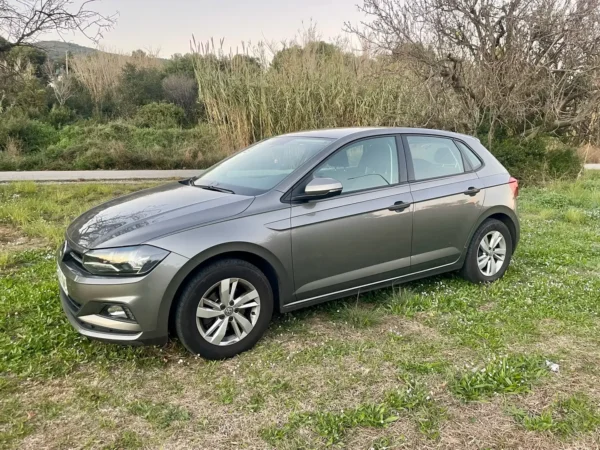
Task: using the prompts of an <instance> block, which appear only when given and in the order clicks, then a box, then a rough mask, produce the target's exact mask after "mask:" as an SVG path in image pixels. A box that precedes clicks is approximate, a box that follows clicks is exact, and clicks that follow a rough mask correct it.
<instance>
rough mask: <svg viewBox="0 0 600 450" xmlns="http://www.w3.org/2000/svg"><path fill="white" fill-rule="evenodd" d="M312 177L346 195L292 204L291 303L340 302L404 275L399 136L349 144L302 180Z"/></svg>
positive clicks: (405, 229) (405, 208) (407, 213)
mask: <svg viewBox="0 0 600 450" xmlns="http://www.w3.org/2000/svg"><path fill="white" fill-rule="evenodd" d="M399 160H400V161H401V162H402V164H401V165H400V164H399ZM314 177H327V178H334V179H336V180H338V181H340V182H341V183H342V186H343V190H342V193H341V194H340V195H339V196H337V197H333V198H329V199H324V200H319V201H312V202H308V203H300V204H294V205H292V209H291V223H292V256H293V264H294V279H295V288H296V291H295V294H296V300H295V302H299V303H300V302H303V301H310V300H313V299H314V300H317V299H319V298H321V299H325V298H326V297H330V296H332V295H335V296H340V295H342V294H343V293H344V292H349V291H352V290H353V289H355V288H357V287H359V286H364V288H365V289H367V288H368V287H369V285H371V286H372V285H375V284H378V283H379V282H381V281H384V280H387V279H392V278H395V277H398V276H401V275H403V274H405V273H408V271H409V269H410V254H411V251H410V249H411V239H412V227H413V225H412V214H413V207H412V196H411V194H410V188H409V186H408V184H407V183H406V167H405V162H404V157H403V155H402V158H398V150H397V145H396V137H394V136H383V137H376V138H368V139H363V140H360V141H356V142H354V143H351V144H348V145H346V146H345V147H343V148H342V149H340V150H338V151H336V152H335V153H334V154H333V155H331V156H330V157H329V158H327V159H326V160H325V161H324V162H323V163H321V164H320V165H319V166H318V167H317V168H316V169H315V170H314V172H313V174H312V175H311V176H310V177H308V180H307V181H310V179H312V178H314Z"/></svg>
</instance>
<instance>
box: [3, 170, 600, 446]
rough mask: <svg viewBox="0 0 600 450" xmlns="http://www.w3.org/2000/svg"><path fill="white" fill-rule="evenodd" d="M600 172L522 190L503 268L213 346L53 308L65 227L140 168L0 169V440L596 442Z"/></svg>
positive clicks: (331, 308) (379, 295)
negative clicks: (108, 339) (247, 341)
mask: <svg viewBox="0 0 600 450" xmlns="http://www.w3.org/2000/svg"><path fill="white" fill-rule="evenodd" d="M599 175H600V174H588V175H586V176H585V177H584V178H582V179H581V180H579V181H577V182H575V183H567V182H564V183H555V184H551V185H548V186H546V187H540V188H524V189H523V190H522V193H521V201H520V208H521V211H520V216H521V220H522V239H521V243H520V245H519V248H518V250H517V253H516V255H515V257H514V260H513V263H512V265H511V267H510V268H509V270H508V272H507V274H506V276H505V277H504V278H503V279H502V280H500V281H499V282H497V283H494V284H492V285H486V286H483V285H482V286H476V285H471V284H469V283H467V282H465V281H464V280H462V279H460V278H459V277H458V276H456V275H454V274H449V275H443V276H438V277H434V278H431V279H426V280H421V281H417V282H412V283H409V284H407V285H403V286H400V287H398V286H396V287H395V288H394V289H391V288H390V289H387V290H382V291H376V292H372V293H369V294H365V295H361V296H360V297H358V298H356V297H352V298H349V299H346V300H341V301H336V302H331V303H327V304H323V305H319V306H316V307H313V308H308V309H305V310H301V311H297V312H294V313H290V314H285V315H283V316H279V317H276V318H275V319H274V322H273V324H272V326H271V328H270V329H269V331H268V332H267V335H266V336H265V338H264V339H263V340H261V342H260V343H259V344H258V345H257V346H256V348H255V349H253V350H252V351H250V352H246V353H244V354H242V355H240V356H238V357H236V358H233V359H230V360H227V361H217V362H207V361H204V360H202V359H200V358H197V357H193V356H190V355H189V354H187V353H186V352H185V350H184V349H183V348H182V347H181V346H180V345H179V344H178V343H177V342H173V343H170V344H169V345H168V346H167V347H165V348H129V347H120V346H116V345H110V344H104V343H99V342H93V341H88V340H86V339H83V338H82V337H80V336H78V335H77V334H76V333H75V332H74V331H73V330H72V329H71V327H70V325H69V324H68V323H67V321H66V320H65V318H64V317H63V314H62V311H61V309H60V306H59V303H58V296H57V284H56V281H55V278H54V271H55V263H54V260H53V258H54V256H53V255H54V248H55V246H56V245H57V243H58V242H59V241H60V240H61V238H62V233H63V232H64V227H65V225H66V224H67V223H68V222H69V221H70V220H72V218H73V217H74V216H76V215H77V214H79V213H80V212H82V211H83V210H85V209H87V208H88V207H89V206H90V205H92V204H94V203H99V202H102V201H104V200H106V199H108V198H110V197H113V196H115V195H121V194H125V193H127V192H130V191H132V190H136V189H139V188H143V187H146V186H149V184H140V185H130V184H116V185H100V184H69V185H42V184H33V183H19V184H9V185H2V186H0V447H2V448H39V447H42V446H43V447H49V448H74V447H86V448H153V447H160V446H162V447H166V448H171V447H182V446H186V447H197V448H234V447H246V448H278V449H299V448H322V447H325V446H330V447H335V448H397V447H403V446H404V447H419V446H421V447H445V448H457V447H460V448H467V447H469V448H472V447H477V448H488V447H491V448H514V447H519V446H520V447H524V448H550V447H559V448H561V447H579V448H593V447H597V446H599V445H600V437H599V436H600V434H599V433H598V430H599V429H600V428H599V427H600V424H599V419H598V417H599V412H598V411H599V409H598V403H599V401H600V397H599V396H598V393H597V386H598V384H599V383H600V375H599V374H598V373H597V370H595V368H596V367H598V365H599V364H600V350H598V349H599V348H600V346H599V344H600V338H599V336H600V322H599V317H598V315H599V313H600V277H599V274H600V237H599V236H600V220H597V218H598V214H599V213H598V211H600V176H599ZM546 360H550V361H553V362H556V363H558V364H559V365H560V372H558V373H554V372H550V371H549V370H548V368H547V367H546V364H545V361H546Z"/></svg>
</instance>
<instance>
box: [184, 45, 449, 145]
mask: <svg viewBox="0 0 600 450" xmlns="http://www.w3.org/2000/svg"><path fill="white" fill-rule="evenodd" d="M318 44H319V43H315V42H313V43H308V44H306V45H304V47H300V46H292V47H290V48H288V49H287V50H284V51H283V52H280V53H279V54H277V55H276V58H277V64H270V65H268V66H264V65H263V66H261V65H260V64H257V63H256V62H255V60H253V59H252V58H250V57H249V56H246V57H240V56H239V55H238V56H236V57H230V56H224V55H223V54H222V53H220V52H219V49H215V48H214V45H213V44H212V43H209V44H207V45H198V46H196V52H197V58H196V65H195V69H196V77H197V80H198V85H199V96H200V100H201V101H202V102H203V103H204V105H205V107H206V112H207V115H208V118H209V121H210V122H212V123H213V124H214V125H216V126H217V127H218V128H219V129H220V131H221V133H222V135H223V136H226V137H227V138H228V139H229V140H230V141H231V144H232V145H233V146H235V147H238V148H239V147H242V146H244V145H247V144H249V143H251V142H254V141H256V140H259V139H262V138H264V137H268V136H273V135H277V134H282V133H287V132H292V131H298V130H305V129H315V128H330V127H350V126H441V125H442V124H443V122H447V123H444V125H446V126H448V125H449V124H450V122H452V120H453V119H452V118H453V117H454V114H455V111H453V107H452V105H451V102H450V103H449V102H448V100H451V99H445V98H443V96H442V94H441V93H439V92H438V93H435V92H432V91H431V87H430V86H428V85H427V84H426V83H422V82H420V81H418V80H417V79H415V77H414V76H413V75H411V74H410V72H409V71H408V70H406V69H405V68H404V67H403V66H402V63H401V62H391V61H389V60H387V59H385V58H381V57H380V58H371V57H368V56H366V55H363V56H358V55H356V54H354V53H351V52H348V51H344V49H342V48H339V47H335V48H334V49H333V50H331V49H329V51H328V52H326V53H324V52H323V47H322V45H318ZM321 44H322V43H321ZM331 47H333V46H331ZM215 54H217V55H219V56H220V57H215V56H214V55H215ZM260 59H261V58H259V60H260ZM262 60H263V61H264V58H262ZM263 64H264V63H263ZM450 126H451V127H452V125H450Z"/></svg>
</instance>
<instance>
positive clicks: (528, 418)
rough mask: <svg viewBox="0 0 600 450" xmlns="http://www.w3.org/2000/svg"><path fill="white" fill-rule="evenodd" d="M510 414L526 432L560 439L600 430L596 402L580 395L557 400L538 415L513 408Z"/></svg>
mask: <svg viewBox="0 0 600 450" xmlns="http://www.w3.org/2000/svg"><path fill="white" fill-rule="evenodd" d="M511 413H512V415H513V417H514V418H515V419H516V420H517V421H518V422H519V423H520V424H521V425H523V427H525V428H526V429H527V430H530V431H539V432H548V433H552V434H557V435H559V436H561V437H568V436H573V435H576V434H579V433H589V432H593V431H596V430H598V429H599V428H600V408H599V406H598V401H593V400H592V399H591V398H590V397H588V396H587V395H585V394H582V393H579V394H575V395H572V396H569V397H564V398H561V399H558V400H556V401H554V402H553V403H552V404H551V405H550V406H548V407H547V408H544V409H543V410H542V411H541V412H538V413H531V412H527V411H524V410H522V409H518V408H513V409H512V411H511Z"/></svg>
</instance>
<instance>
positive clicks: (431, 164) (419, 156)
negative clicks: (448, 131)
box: [406, 136, 465, 180]
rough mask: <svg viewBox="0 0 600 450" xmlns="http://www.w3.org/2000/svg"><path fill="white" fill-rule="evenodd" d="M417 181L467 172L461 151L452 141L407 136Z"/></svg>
mask: <svg viewBox="0 0 600 450" xmlns="http://www.w3.org/2000/svg"><path fill="white" fill-rule="evenodd" d="M406 140H407V142H408V148H409V150H410V157H411V159H412V165H413V170H414V172H415V180H426V179H428V178H438V177H447V176H450V175H458V174H461V173H464V172H465V166H464V163H463V159H462V156H461V154H460V150H458V148H457V147H456V145H455V144H454V141H453V140H452V139H447V138H441V137H435V136H406Z"/></svg>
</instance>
